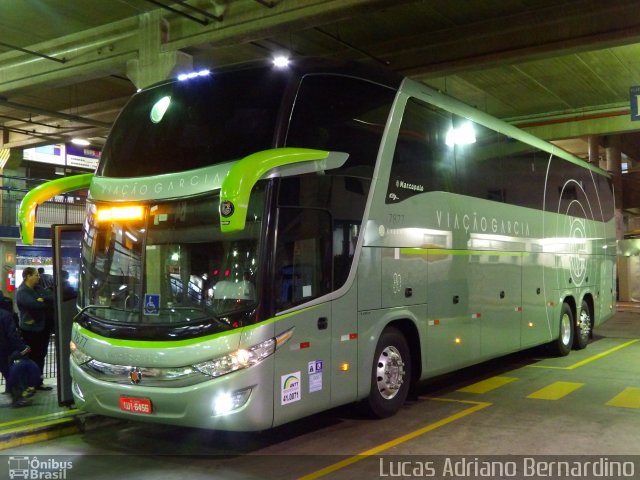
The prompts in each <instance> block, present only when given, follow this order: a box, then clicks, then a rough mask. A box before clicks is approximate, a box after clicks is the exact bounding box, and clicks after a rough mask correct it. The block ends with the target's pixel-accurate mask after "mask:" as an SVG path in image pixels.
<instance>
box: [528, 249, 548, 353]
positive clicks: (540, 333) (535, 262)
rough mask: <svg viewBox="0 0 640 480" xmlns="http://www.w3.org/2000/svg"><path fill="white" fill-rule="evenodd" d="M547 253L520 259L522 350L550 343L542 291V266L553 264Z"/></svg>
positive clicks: (545, 305) (534, 254)
mask: <svg viewBox="0 0 640 480" xmlns="http://www.w3.org/2000/svg"><path fill="white" fill-rule="evenodd" d="M553 261H554V256H553V254H549V253H530V254H528V255H525V256H524V257H523V259H522V263H523V268H522V320H521V322H522V327H521V343H522V347H523V348H527V347H532V346H534V345H540V344H542V343H546V342H550V341H551V338H552V334H551V328H550V326H549V321H548V320H547V303H546V301H545V290H544V268H545V267H544V266H545V264H549V263H550V264H553Z"/></svg>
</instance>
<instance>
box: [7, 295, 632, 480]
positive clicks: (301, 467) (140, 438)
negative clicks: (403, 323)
mask: <svg viewBox="0 0 640 480" xmlns="http://www.w3.org/2000/svg"><path fill="white" fill-rule="evenodd" d="M639 371H640V309H638V308H635V307H631V306H621V308H620V309H619V313H618V314H617V315H616V316H615V317H614V318H613V319H612V320H610V321H609V322H608V323H607V324H605V325H604V326H602V327H600V328H598V329H597V330H596V332H595V335H594V340H593V341H592V342H591V343H590V344H589V346H588V347H587V349H585V350H582V351H574V352H572V353H571V354H570V355H569V356H568V357H564V358H547V357H545V356H544V355H543V353H542V351H540V350H529V351H526V352H521V353H518V354H514V355H510V356H508V357H503V358H500V359H497V360H494V361H491V362H487V363H485V364H482V365H479V366H475V367H472V368H468V369H465V370H462V371H459V372H455V373H454V374H449V375H446V376H444V377H441V378H438V379H435V380H432V381H429V382H426V383H424V384H423V385H420V386H419V388H418V389H417V391H416V392H415V395H414V397H413V398H412V399H411V401H410V402H408V403H407V404H406V405H405V407H404V408H403V409H402V410H401V411H400V412H399V414H397V415H396V416H394V417H392V418H388V419H385V420H370V419H367V418H362V417H361V416H359V415H358V414H357V413H356V412H355V411H354V409H353V408H352V407H343V408H339V409H335V410H331V411H329V412H324V413H322V414H319V415H315V416H313V417H309V418H307V419H304V420H301V421H298V422H294V423H291V424H289V425H285V426H283V427H280V428H277V429H274V430H270V431H267V432H261V433H243V434H238V433H224V432H212V431H206V430H198V429H186V428H175V427H170V426H163V425H150V424H139V423H131V422H120V423H117V424H112V425H107V426H105V427H104V428H100V429H92V430H91V431H88V432H85V433H82V434H76V435H71V436H67V437H64V438H59V439H55V440H50V441H48V442H43V443H38V444H34V445H24V446H18V447H13V448H8V449H5V450H4V451H2V454H5V455H11V456H16V455H25V456H33V455H38V456H39V458H58V459H60V458H65V459H69V461H71V462H74V463H73V470H70V471H69V472H68V473H69V475H67V478H71V479H72V478H92V479H93V478H113V477H114V476H119V475H124V476H126V477H127V478H149V479H151V478H154V479H163V478H167V479H168V478H175V477H176V476H177V475H179V476H182V477H184V478H224V479H226V478H233V479H238V478H251V479H253V478H256V479H257V478H287V479H288V478H302V479H307V480H310V479H314V478H327V479H343V478H344V479H347V478H383V477H389V476H400V475H394V473H403V472H402V469H404V473H405V474H407V473H411V474H413V475H415V476H417V477H424V476H431V478H451V477H452V476H454V477H457V478H461V477H464V478H481V477H483V478H486V477H487V475H475V476H474V475H473V473H474V472H473V471H471V473H470V474H469V472H467V474H465V475H445V473H448V472H446V471H444V470H443V468H445V467H446V465H449V466H450V467H451V466H452V465H454V466H455V465H459V464H456V463H452V462H453V461H454V460H455V461H458V460H459V456H466V457H465V458H464V459H463V460H464V461H467V464H466V465H467V467H469V465H470V463H472V462H473V461H474V459H476V460H475V461H476V462H482V461H497V462H499V463H500V462H501V465H502V467H503V468H506V467H505V465H506V466H507V467H508V466H509V464H508V462H515V463H517V464H518V465H519V466H520V467H522V465H521V463H522V462H523V461H524V460H523V459H524V457H522V456H525V457H531V456H535V457H534V458H535V459H539V460H540V461H556V460H558V458H560V459H574V460H575V461H578V462H585V461H592V462H593V461H600V462H609V461H613V460H614V459H616V460H615V461H618V460H619V461H620V462H623V461H628V462H633V463H629V464H625V466H626V468H627V471H628V469H630V468H632V467H633V469H634V472H633V473H634V475H633V476H635V477H637V476H638V475H637V473H638V472H640V457H638V455H640V433H639V432H640V376H639V375H638V372H639ZM632 455H634V456H635V457H620V456H632ZM114 456H117V457H114ZM485 456H487V457H485ZM559 456H563V457H559ZM564 456H572V457H564ZM429 462H432V463H431V464H429ZM447 462H449V463H447ZM429 467H431V468H434V471H433V472H430V471H428V470H427V469H428V468H429ZM471 467H473V465H471ZM3 468H4V467H3V466H2V465H0V478H1V477H2V475H3ZM523 468H524V467H523ZM416 469H417V470H416ZM429 473H433V475H429ZM476 473H478V472H476ZM493 473H495V472H493ZM71 474H73V475H71ZM76 474H77V475H78V476H75V475H76ZM86 475H90V477H87V476H86ZM405 476H406V475H405ZM504 476H508V475H504ZM522 476H523V475H522V472H521V471H520V472H519V474H518V478H522ZM623 477H624V475H623ZM489 478H501V477H500V476H499V475H493V476H491V475H490V476H489ZM546 478H561V476H553V475H550V476H546ZM562 478H564V477H562ZM581 478H589V475H581ZM610 478H611V477H610Z"/></svg>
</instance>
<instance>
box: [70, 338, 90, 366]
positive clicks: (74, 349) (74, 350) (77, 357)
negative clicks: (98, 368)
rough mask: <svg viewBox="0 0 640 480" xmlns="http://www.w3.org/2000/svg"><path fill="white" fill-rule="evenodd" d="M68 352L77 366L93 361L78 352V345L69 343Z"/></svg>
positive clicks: (81, 352) (80, 351)
mask: <svg viewBox="0 0 640 480" xmlns="http://www.w3.org/2000/svg"><path fill="white" fill-rule="evenodd" d="M69 350H70V351H71V358H73V360H74V361H75V362H76V363H77V364H78V365H82V364H84V363H87V362H90V361H91V360H93V358H91V357H90V356H89V355H87V354H86V353H84V352H83V351H82V350H80V348H78V345H76V343H75V342H73V341H71V342H69Z"/></svg>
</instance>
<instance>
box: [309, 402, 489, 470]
mask: <svg viewBox="0 0 640 480" xmlns="http://www.w3.org/2000/svg"><path fill="white" fill-rule="evenodd" d="M421 398H422V397H421ZM428 400H438V401H444V402H454V403H465V404H471V405H473V406H471V407H469V408H466V409H465V410H462V411H461V412H458V413H456V414H454V415H451V416H449V417H447V418H444V419H442V420H438V421H437V422H434V423H430V424H429V425H426V426H424V427H422V428H420V429H418V430H415V431H413V432H411V433H407V434H406V435H403V436H401V437H398V438H396V439H395V440H391V441H389V442H386V443H383V444H381V445H378V446H377V447H373V448H370V449H369V450H365V451H364V452H361V453H358V454H357V455H354V456H352V457H349V458H346V459H345V460H342V461H340V462H337V463H334V464H333V465H329V466H328V467H325V468H323V469H321V470H317V471H315V472H313V473H310V474H308V475H305V476H303V477H300V478H298V480H315V479H316V478H320V477H324V476H326V475H329V474H330V473H333V472H336V471H338V470H340V469H342V468H345V467H348V466H349V465H353V464H354V463H356V462H359V461H360V460H365V459H366V458H368V457H371V456H372V455H377V454H379V453H380V452H383V451H385V450H388V449H390V448H392V447H396V446H398V445H400V444H402V443H405V442H407V441H409V440H412V439H414V438H416V437H419V436H420V435H424V434H425V433H427V432H430V431H432V430H435V429H436V428H440V427H443V426H445V425H447V424H449V423H452V422H455V421H456V420H459V419H461V418H463V417H466V416H467V415H471V414H472V413H475V412H477V411H479V410H482V409H483V408H487V407H489V406H491V405H492V404H491V403H486V402H470V401H465V400H453V399H448V398H428Z"/></svg>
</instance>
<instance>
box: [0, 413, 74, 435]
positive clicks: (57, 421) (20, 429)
mask: <svg viewBox="0 0 640 480" xmlns="http://www.w3.org/2000/svg"><path fill="white" fill-rule="evenodd" d="M72 421H73V418H71V417H65V418H57V419H55V420H50V421H48V422H38V423H32V424H30V425H23V426H19V427H14V428H7V429H5V430H2V432H0V433H1V434H2V435H3V436H5V435H12V434H17V433H20V432H32V431H36V430H40V429H42V428H46V427H52V426H54V425H58V424H61V423H69V422H72Z"/></svg>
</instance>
